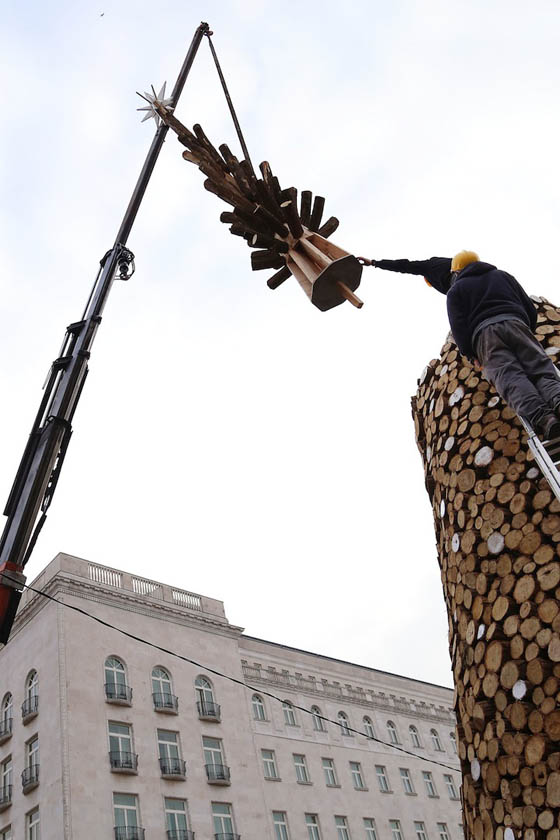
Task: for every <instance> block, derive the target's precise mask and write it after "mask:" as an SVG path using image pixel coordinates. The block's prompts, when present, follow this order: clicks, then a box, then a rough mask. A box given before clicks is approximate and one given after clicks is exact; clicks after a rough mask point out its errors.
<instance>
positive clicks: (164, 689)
mask: <svg viewBox="0 0 560 840" xmlns="http://www.w3.org/2000/svg"><path fill="white" fill-rule="evenodd" d="M152 700H153V701H154V709H155V710H156V711H158V712H163V711H165V712H176V711H177V709H178V705H179V704H178V702H177V698H176V697H175V695H174V694H173V684H172V682H171V675H170V673H169V671H167V670H166V669H165V668H161V667H160V666H159V665H158V666H156V667H155V668H152Z"/></svg>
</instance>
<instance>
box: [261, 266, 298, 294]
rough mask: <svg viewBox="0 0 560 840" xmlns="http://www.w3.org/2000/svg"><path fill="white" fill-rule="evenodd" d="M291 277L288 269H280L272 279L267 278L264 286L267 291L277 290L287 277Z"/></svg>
mask: <svg viewBox="0 0 560 840" xmlns="http://www.w3.org/2000/svg"><path fill="white" fill-rule="evenodd" d="M291 276H292V272H291V271H290V269H289V268H287V267H286V266H284V268H281V269H280V271H277V272H276V274H273V275H272V277H269V278H268V280H267V281H266V285H267V286H268V288H269V289H277V288H278V286H280V285H281V284H282V283H283V282H284V281H285V280H287V279H288V277H291Z"/></svg>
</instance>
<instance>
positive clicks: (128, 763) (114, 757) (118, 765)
mask: <svg viewBox="0 0 560 840" xmlns="http://www.w3.org/2000/svg"><path fill="white" fill-rule="evenodd" d="M109 761H110V762H111V770H117V771H120V772H121V773H136V772H137V771H138V755H137V754H136V753H133V752H123V751H122V750H111V752H110V753H109Z"/></svg>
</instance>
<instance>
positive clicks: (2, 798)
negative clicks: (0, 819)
mask: <svg viewBox="0 0 560 840" xmlns="http://www.w3.org/2000/svg"><path fill="white" fill-rule="evenodd" d="M11 804H12V786H11V785H4V787H0V811H5V810H6V808H8V807H9V806H10V805H11Z"/></svg>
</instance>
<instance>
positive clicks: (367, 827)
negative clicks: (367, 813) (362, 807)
mask: <svg viewBox="0 0 560 840" xmlns="http://www.w3.org/2000/svg"><path fill="white" fill-rule="evenodd" d="M364 831H365V834H366V840H377V831H376V829H375V820H374V819H373V817H364Z"/></svg>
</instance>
